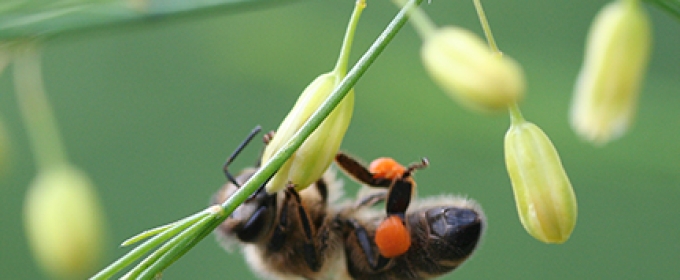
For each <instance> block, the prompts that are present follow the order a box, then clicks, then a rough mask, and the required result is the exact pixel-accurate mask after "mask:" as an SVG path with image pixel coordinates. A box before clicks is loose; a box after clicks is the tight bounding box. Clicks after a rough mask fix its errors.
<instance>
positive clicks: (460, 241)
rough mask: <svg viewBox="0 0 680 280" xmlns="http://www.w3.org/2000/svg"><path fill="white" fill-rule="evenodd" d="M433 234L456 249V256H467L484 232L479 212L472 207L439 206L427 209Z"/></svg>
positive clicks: (453, 251) (454, 252) (454, 251)
mask: <svg viewBox="0 0 680 280" xmlns="http://www.w3.org/2000/svg"><path fill="white" fill-rule="evenodd" d="M427 218H428V220H429V222H430V230H431V234H433V235H435V236H437V237H438V238H439V239H441V240H442V241H445V243H446V245H447V246H451V247H452V248H454V249H455V250H452V251H451V252H452V253H453V254H455V255H456V256H455V257H456V258H463V257H467V256H468V255H470V254H471V253H472V251H473V250H474V249H475V247H476V246H477V242H478V241H479V238H480V237H481V233H482V226H483V225H482V221H481V217H480V215H479V213H477V212H476V211H475V210H472V209H465V208H454V207H438V208H435V209H430V210H429V211H427Z"/></svg>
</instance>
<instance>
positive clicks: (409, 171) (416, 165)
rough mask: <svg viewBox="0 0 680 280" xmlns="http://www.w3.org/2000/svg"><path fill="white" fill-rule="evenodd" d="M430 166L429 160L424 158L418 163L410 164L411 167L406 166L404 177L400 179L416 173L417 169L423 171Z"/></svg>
mask: <svg viewBox="0 0 680 280" xmlns="http://www.w3.org/2000/svg"><path fill="white" fill-rule="evenodd" d="M429 165H430V160H428V159H427V158H426V157H424V158H422V159H420V162H415V163H411V165H409V166H408V168H407V169H406V172H404V175H403V176H402V177H404V178H405V177H409V176H411V174H412V173H413V171H416V170H418V169H424V168H426V167H428V166H429Z"/></svg>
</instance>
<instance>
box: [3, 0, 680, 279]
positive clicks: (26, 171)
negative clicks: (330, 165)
mask: <svg viewBox="0 0 680 280" xmlns="http://www.w3.org/2000/svg"><path fill="white" fill-rule="evenodd" d="M606 2H607V1H603V0H597V1H568V0H559V1H539V0H534V1H492V0H489V1H485V8H486V10H487V14H488V17H489V19H490V23H491V25H492V28H493V30H494V32H495V35H496V40H497V42H498V43H499V46H500V48H501V49H502V50H503V51H504V52H505V53H507V54H509V55H511V56H513V57H514V58H516V59H517V60H518V61H519V62H520V63H522V65H523V66H524V69H525V71H526V76H527V79H528V94H527V98H526V99H525V100H524V101H523V102H522V104H521V107H522V109H523V112H524V115H525V117H526V118H528V119H529V120H531V121H534V122H535V123H537V124H538V125H539V126H541V127H542V128H543V129H544V130H545V131H546V133H548V135H549V136H550V137H551V139H552V140H553V142H554V144H555V146H556V147H557V148H558V150H559V152H560V154H561V156H562V160H563V163H564V166H565V168H566V169H567V172H568V174H569V175H570V178H571V180H572V183H573V185H574V188H575V191H576V194H577V197H578V202H579V221H578V224H577V227H576V229H575V231H574V233H573V235H572V237H571V239H570V240H569V241H568V242H567V243H565V244H564V245H545V244H542V243H540V242H538V241H536V240H534V239H533V238H531V237H530V236H529V235H528V234H527V233H525V231H524V229H522V226H521V225H520V223H519V219H518V217H517V214H516V210H515V205H514V201H513V198H512V189H511V187H510V182H509V180H508V177H507V174H506V171H505V167H504V161H503V150H502V146H503V142H502V141H503V135H504V133H505V130H506V129H507V126H508V123H509V122H508V118H507V116H506V115H505V114H498V115H488V116H484V115H478V114H474V113H471V112H469V111H466V110H464V109H462V108H461V107H459V106H458V105H457V104H455V103H454V102H452V101H450V99H449V98H448V97H447V96H445V95H444V94H443V92H442V91H440V90H439V89H438V88H437V87H436V86H435V85H433V84H432V82H431V81H430V80H429V78H428V77H427V76H426V75H425V74H424V72H423V68H422V66H421V64H420V61H419V51H418V49H419V46H420V39H419V38H418V37H417V35H416V34H415V33H414V31H413V29H412V28H411V27H410V26H406V27H405V28H404V29H403V30H402V32H401V33H400V34H399V35H398V36H397V38H396V39H395V40H394V42H393V43H392V44H391V45H390V46H389V47H388V48H387V50H386V52H385V53H384V54H383V55H382V56H381V57H380V58H379V59H378V60H377V61H376V63H375V65H374V66H373V67H372V68H371V69H370V70H369V71H368V73H367V74H366V75H365V76H364V78H363V79H362V80H361V81H360V82H359V83H358V84H357V86H356V93H357V95H356V108H355V115H354V119H353V122H352V125H351V126H350V129H349V130H348V133H347V135H346V137H345V141H344V143H343V146H342V147H343V149H344V150H346V151H348V152H350V153H352V154H355V155H358V156H360V157H361V158H363V159H364V160H367V161H368V160H370V159H373V158H376V157H379V156H392V157H395V158H396V159H397V160H399V161H401V162H404V163H407V162H411V161H415V160H418V159H419V158H420V157H422V156H427V157H429V159H430V161H431V167H430V168H428V169H426V170H423V171H421V172H419V173H418V174H417V180H418V183H419V195H421V196H431V195H437V194H441V193H454V194H464V195H467V196H469V197H471V198H474V199H476V200H477V201H479V202H480V203H481V204H482V205H483V207H484V209H485V211H486V215H487V216H488V222H489V228H488V230H487V232H486V235H485V237H484V241H483V243H482V245H481V248H480V249H479V250H478V251H477V253H476V254H475V255H474V257H473V258H472V259H471V260H470V261H469V262H468V263H467V264H466V265H464V266H463V267H462V268H460V269H459V270H458V271H456V272H455V273H452V274H450V275H449V276H448V277H446V279H454V277H457V278H458V279H680V268H678V260H680V242H679V241H678V237H679V236H680V223H678V221H677V215H678V212H680V211H679V210H680V206H679V204H680V188H679V187H680V186H679V185H680V172H679V170H680V144H679V143H680V117H679V116H678V108H680V95H679V94H678V91H679V89H680V79H678V75H679V74H680V55H679V54H678V50H679V49H680V36H678V34H680V22H678V21H677V20H675V19H672V18H670V17H669V16H668V15H666V14H663V13H661V12H659V11H658V10H657V9H655V8H651V7H647V8H648V10H649V12H650V15H651V17H652V19H653V24H654V37H655V39H654V47H653V57H652V60H651V64H650V67H649V71H648V76H647V80H646V82H645V84H644V89H643V94H642V98H641V102H640V103H641V104H640V108H639V112H638V113H639V114H638V117H637V120H636V123H635V125H634V127H633V129H632V130H631V131H630V133H629V134H628V135H626V136H625V137H624V138H622V139H621V140H619V141H616V142H613V143H611V144H610V145H607V146H605V147H602V148H595V147H592V146H590V145H588V144H586V143H584V142H583V141H581V140H580V139H578V138H577V137H576V136H575V135H574V133H573V132H572V131H571V130H570V128H569V125H568V123H567V118H566V117H567V110H568V104H569V101H570V94H571V90H572V86H573V83H574V78H575V76H576V74H577V71H578V68H579V66H580V63H581V60H582V55H583V44H584V38H585V34H586V32H587V29H588V27H589V25H590V21H591V19H592V17H593V16H594V15H595V13H596V12H597V11H598V9H599V8H600V7H601V6H603V5H604V4H605V3H606ZM423 5H424V8H425V9H426V11H427V12H428V13H429V14H430V15H431V16H432V17H433V18H434V20H435V21H436V22H437V23H439V24H444V23H446V24H457V25H462V26H465V27H467V28H470V29H472V30H474V31H476V32H480V28H479V24H478V21H477V19H476V15H475V11H474V8H473V7H472V3H471V1H433V3H432V4H430V5H427V4H423ZM352 6H353V1H350V0H347V1H301V2H296V3H293V4H287V5H281V6H275V7H270V8H267V9H258V10H245V11H244V10H239V11H237V12H233V13H229V12H226V13H223V14H216V13H211V14H208V15H202V16H200V17H191V18H183V19H181V20H175V21H157V22H149V23H147V24H141V25H131V26H125V27H123V28H116V29H98V30H92V31H87V32H84V33H78V34H72V35H67V36H62V37H59V38H57V39H55V40H51V41H49V42H48V43H47V44H46V45H45V48H44V53H43V58H44V59H43V61H44V64H43V65H44V67H43V72H44V76H45V84H46V88H47V91H48V94H49V98H50V100H51V102H52V106H53V108H54V110H55V113H56V115H57V118H58V121H59V125H60V128H61V130H62V134H63V138H64V142H65V144H66V146H67V148H68V153H69V155H70V158H71V160H72V161H73V162H74V163H75V164H76V165H77V166H79V167H81V168H83V169H84V170H85V171H86V172H87V173H88V174H89V175H90V176H91V177H92V179H93V180H94V181H95V182H96V187H97V188H98V192H99V195H100V196H101V198H102V200H103V206H104V207H105V211H106V215H107V218H108V230H109V233H110V234H109V236H108V237H109V239H108V248H107V255H106V264H108V263H110V262H112V261H113V260H115V259H116V258H118V257H120V256H122V255H123V254H124V253H125V252H127V251H128V250H129V249H127V248H123V249H121V248H118V244H120V242H121V241H123V240H124V239H125V238H127V237H130V236H131V235H134V234H136V233H138V232H140V231H142V230H144V229H147V228H150V227H153V226H156V225H160V224H163V223H166V222H170V221H173V220H176V219H178V218H181V217H184V216H187V215H189V214H192V213H194V212H196V211H199V210H201V209H203V208H204V207H205V206H206V204H207V203H208V199H209V197H210V196H211V195H212V194H213V192H214V191H216V190H217V189H218V188H219V187H220V186H221V184H222V183H223V182H224V177H223V175H222V172H221V166H222V163H223V161H224V159H225V157H226V156H227V155H228V154H229V153H230V152H231V151H232V150H233V149H234V147H236V145H237V144H238V143H240V142H241V140H242V139H243V137H244V136H245V135H246V134H247V132H248V131H250V129H251V128H253V127H254V126H255V125H257V124H261V125H262V126H263V127H264V129H265V130H270V129H275V128H276V126H278V123H279V122H280V121H281V120H282V118H283V116H284V115H285V114H286V112H287V111H288V110H289V109H290V107H291V106H292V104H293V102H294V101H295V99H296V98H297V95H298V94H299V93H300V92H301V90H302V89H303V88H304V87H305V86H306V85H307V84H308V83H309V82H310V81H311V80H312V79H313V78H314V77H316V76H317V75H318V74H320V73H322V72H326V71H329V70H330V69H331V68H332V66H333V64H334V62H335V59H336V57H337V52H338V49H339V47H340V43H341V39H342V35H343V32H344V29H345V26H346V23H347V21H348V19H349V15H350V12H351V9H352ZM396 11H397V10H396V8H395V7H394V6H393V5H392V4H391V3H390V2H388V1H368V8H367V9H366V10H365V12H364V14H363V17H362V19H361V22H360V24H359V29H358V32H357V38H356V40H355V45H354V48H353V58H354V59H356V58H358V57H359V56H360V55H361V54H362V53H363V51H364V50H365V49H366V48H367V47H368V46H369V45H370V43H371V42H372V41H373V40H374V39H375V37H376V36H377V35H378V34H379V33H380V32H381V31H382V29H383V28H384V27H385V26H386V24H387V23H388V22H389V20H390V19H391V18H392V16H393V15H394V14H395V13H396ZM8 74H10V73H5V74H4V75H2V77H0V93H1V94H0V113H1V117H2V118H3V119H4V122H5V124H6V126H7V130H8V131H9V134H10V135H9V136H10V137H11V144H12V147H11V159H10V170H9V172H7V173H6V174H4V175H3V177H2V178H0V199H1V200H0V223H2V230H0V278H2V279H42V278H44V277H45V276H44V275H43V274H42V273H41V272H40V271H39V270H38V268H37V266H36V265H35V263H34V262H33V260H32V259H31V256H30V255H29V250H28V244H27V243H26V238H25V237H24V230H23V224H22V218H21V213H22V203H23V200H24V196H25V192H26V187H27V186H28V184H29V183H30V181H31V179H32V178H33V177H34V176H35V165H34V163H33V161H32V156H31V153H30V151H29V149H28V146H27V145H26V142H27V139H26V133H25V130H24V128H23V126H22V122H21V120H20V118H19V112H18V111H17V107H16V100H15V97H14V95H13V85H12V83H11V79H10V75H8ZM259 150H260V147H258V145H253V146H252V147H251V148H250V149H249V150H247V151H246V152H245V154H243V155H242V156H241V157H240V158H239V160H238V161H237V162H236V163H235V164H234V167H233V169H234V170H237V169H240V168H242V167H245V166H248V165H252V164H253V163H254V162H255V159H256V157H257V154H258V152H259ZM355 187H356V185H355V184H354V183H348V184H346V188H347V189H353V188H355ZM104 265H105V264H104V263H102V266H104ZM164 276H165V279H237V278H238V279H253V278H255V277H254V276H253V274H252V273H251V272H250V270H249V269H248V268H246V266H245V263H244V261H243V259H242V257H241V255H240V253H238V252H233V253H231V254H228V253H225V252H224V251H223V250H222V249H221V248H220V247H219V246H218V244H217V243H216V242H215V240H214V238H213V237H209V238H207V239H206V240H204V241H203V242H201V243H200V244H199V245H198V246H197V247H196V248H195V249H194V250H192V251H190V252H189V254H187V255H186V256H184V257H183V258H182V259H180V260H179V261H178V262H177V263H175V264H174V265H173V266H171V267H170V268H169V269H168V270H167V271H166V273H165V274H164Z"/></svg>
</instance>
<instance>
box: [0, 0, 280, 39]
mask: <svg viewBox="0 0 680 280" xmlns="http://www.w3.org/2000/svg"><path fill="white" fill-rule="evenodd" d="M282 2H284V1H275V0H1V1H0V39H15V38H26V37H35V36H53V35H59V34H62V33H67V32H73V31H79V30H83V29H91V28H95V27H103V26H116V25H123V24H130V23H134V22H143V21H149V20H150V19H153V20H157V19H158V18H163V19H165V18H178V17H179V16H190V15H196V14H204V13H207V12H223V11H235V10H242V9H244V8H253V7H260V6H265V4H270V5H271V4H275V3H276V4H278V3H282ZM285 2H286V3H288V2H293V1H285Z"/></svg>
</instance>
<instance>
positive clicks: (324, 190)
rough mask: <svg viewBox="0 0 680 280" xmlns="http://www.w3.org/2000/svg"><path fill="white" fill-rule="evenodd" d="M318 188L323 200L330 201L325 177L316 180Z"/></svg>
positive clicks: (324, 201)
mask: <svg viewBox="0 0 680 280" xmlns="http://www.w3.org/2000/svg"><path fill="white" fill-rule="evenodd" d="M316 190H317V191H318V192H319V196H321V202H323V203H324V204H325V203H326V202H327V201H328V184H326V181H325V180H324V179H323V178H320V179H319V180H317V181H316Z"/></svg>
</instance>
